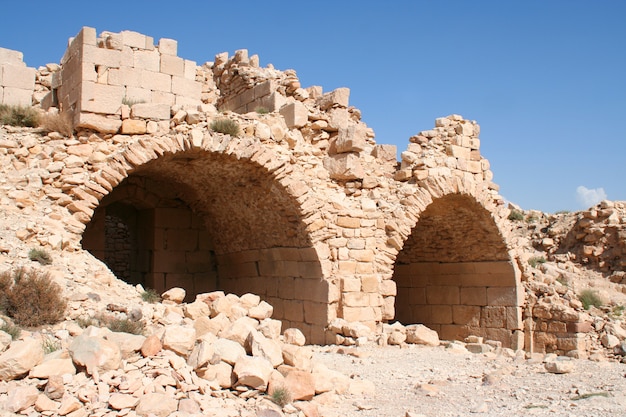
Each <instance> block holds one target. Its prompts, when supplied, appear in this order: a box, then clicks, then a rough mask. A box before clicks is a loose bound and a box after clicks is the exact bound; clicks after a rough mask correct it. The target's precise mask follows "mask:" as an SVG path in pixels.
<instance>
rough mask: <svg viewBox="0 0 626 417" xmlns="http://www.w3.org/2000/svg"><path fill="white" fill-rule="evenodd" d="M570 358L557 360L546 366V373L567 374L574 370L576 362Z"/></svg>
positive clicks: (547, 363)
mask: <svg viewBox="0 0 626 417" xmlns="http://www.w3.org/2000/svg"><path fill="white" fill-rule="evenodd" d="M568 359H569V358H557V359H556V360H553V361H550V362H546V363H545V364H544V366H545V368H546V371H548V372H550V373H552V374H567V373H570V372H572V371H573V370H574V361H572V360H568Z"/></svg>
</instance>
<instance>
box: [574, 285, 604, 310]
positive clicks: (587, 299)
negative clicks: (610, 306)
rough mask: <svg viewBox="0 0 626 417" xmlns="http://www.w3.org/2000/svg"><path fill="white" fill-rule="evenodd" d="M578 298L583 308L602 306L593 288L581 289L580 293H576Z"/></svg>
mask: <svg viewBox="0 0 626 417" xmlns="http://www.w3.org/2000/svg"><path fill="white" fill-rule="evenodd" d="M578 299H579V300H580V302H581V303H583V308H584V309H585V310H589V308H590V307H591V306H594V307H602V304H603V303H602V299H601V298H600V296H599V295H598V293H597V292H595V291H593V290H582V291H581V292H580V294H578Z"/></svg>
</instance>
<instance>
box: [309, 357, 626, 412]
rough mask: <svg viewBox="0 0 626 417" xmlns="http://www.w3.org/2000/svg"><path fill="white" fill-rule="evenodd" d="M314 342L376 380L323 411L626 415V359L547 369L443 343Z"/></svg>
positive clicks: (333, 360) (344, 368)
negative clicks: (341, 345) (345, 350)
mask: <svg viewBox="0 0 626 417" xmlns="http://www.w3.org/2000/svg"><path fill="white" fill-rule="evenodd" d="M336 350H337V347H317V348H315V359H316V360H319V361H320V362H321V363H323V364H325V365H326V366H328V367H329V368H330V369H334V370H337V371H340V372H342V373H344V374H346V375H350V376H351V377H353V378H355V379H366V380H369V381H371V382H373V384H374V386H375V389H374V392H373V393H371V394H366V395H363V396H360V395H359V396H355V395H348V396H341V397H339V398H338V399H337V400H336V401H334V402H332V404H329V405H323V406H320V411H321V412H322V415H323V416H325V417H333V416H336V417H339V416H344V417H348V416H360V417H369V416H371V417H381V416H402V417H405V416H407V417H413V416H428V417H431V416H432V417H434V416H567V417H601V416H607V417H608V416H611V417H615V416H626V365H625V364H622V363H618V362H610V361H601V362H594V361H590V360H586V359H577V360H574V369H573V371H572V372H570V373H566V374H552V373H548V372H547V371H546V369H545V367H544V364H543V361H542V357H537V356H538V355H535V357H533V358H531V359H526V358H524V356H523V353H522V352H520V355H518V356H517V357H510V356H506V355H504V354H496V353H486V354H473V353H469V352H456V351H454V350H453V349H446V348H445V347H443V346H439V347H425V346H415V345H409V346H407V347H404V348H400V347H397V346H389V347H384V348H381V347H377V346H365V347H358V348H356V351H357V352H358V354H359V355H363V357H355V356H352V355H347V354H337V353H334V352H336Z"/></svg>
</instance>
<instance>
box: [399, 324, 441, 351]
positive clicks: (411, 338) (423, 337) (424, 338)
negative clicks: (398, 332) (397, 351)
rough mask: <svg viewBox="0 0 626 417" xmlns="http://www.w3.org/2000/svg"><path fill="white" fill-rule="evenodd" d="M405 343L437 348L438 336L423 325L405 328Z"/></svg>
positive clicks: (412, 325)
mask: <svg viewBox="0 0 626 417" xmlns="http://www.w3.org/2000/svg"><path fill="white" fill-rule="evenodd" d="M406 341H407V343H414V344H418V345H427V346H439V335H438V334H437V332H436V331H434V330H431V329H429V328H428V327H426V326H424V325H423V324H411V325H408V326H406Z"/></svg>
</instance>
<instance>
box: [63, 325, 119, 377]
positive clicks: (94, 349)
mask: <svg viewBox="0 0 626 417" xmlns="http://www.w3.org/2000/svg"><path fill="white" fill-rule="evenodd" d="M69 352H70V355H71V357H72V360H73V361H74V363H75V364H77V365H79V366H84V367H85V368H86V369H87V372H88V373H89V374H90V375H93V374H94V372H97V370H98V369H101V370H114V369H118V368H119V367H120V365H121V363H122V352H121V351H120V348H119V346H118V345H117V344H116V343H114V342H111V341H109V340H106V339H104V338H101V337H95V336H88V335H86V334H82V335H80V336H78V337H76V338H75V339H74V340H73V341H72V343H71V344H70V346H69Z"/></svg>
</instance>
